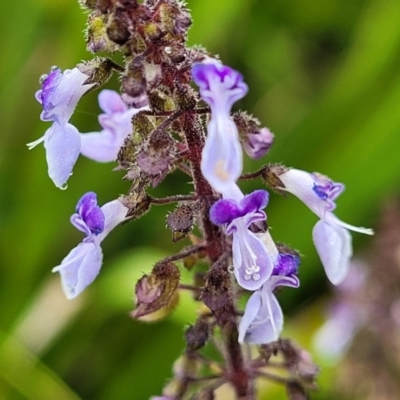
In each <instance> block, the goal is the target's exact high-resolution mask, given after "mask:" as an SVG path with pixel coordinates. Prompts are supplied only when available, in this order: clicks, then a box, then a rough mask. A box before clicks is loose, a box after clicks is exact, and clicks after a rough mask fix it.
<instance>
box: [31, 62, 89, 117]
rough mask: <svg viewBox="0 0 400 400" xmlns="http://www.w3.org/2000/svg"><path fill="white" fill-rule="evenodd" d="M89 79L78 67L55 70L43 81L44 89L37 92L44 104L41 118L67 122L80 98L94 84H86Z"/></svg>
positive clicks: (37, 96)
mask: <svg viewBox="0 0 400 400" xmlns="http://www.w3.org/2000/svg"><path fill="white" fill-rule="evenodd" d="M87 79H88V76H87V75H85V74H84V73H83V72H81V71H80V70H79V69H78V68H73V69H72V70H65V71H64V73H62V74H61V72H60V70H59V69H55V70H53V71H52V72H51V73H50V74H49V76H48V77H47V79H46V80H45V81H44V82H43V84H42V90H41V91H40V90H39V91H38V92H37V93H36V98H37V99H40V100H39V101H40V102H41V104H42V106H43V112H42V113H41V115H40V118H41V119H42V120H43V121H57V122H58V123H59V124H61V125H64V124H66V123H67V122H68V121H69V119H70V118H71V116H72V114H73V112H74V110H75V107H76V105H77V104H78V101H79V100H80V98H81V97H82V96H83V95H84V94H85V93H86V92H87V91H88V90H89V89H90V88H91V87H92V86H93V85H94V83H93V84H88V85H85V84H84V83H85V81H87Z"/></svg>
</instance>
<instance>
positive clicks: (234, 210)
mask: <svg viewBox="0 0 400 400" xmlns="http://www.w3.org/2000/svg"><path fill="white" fill-rule="evenodd" d="M241 216H242V213H241V210H240V209H239V205H238V204H237V202H236V201H234V200H232V199H221V200H218V201H216V202H215V203H214V204H213V205H212V206H211V208H210V219H211V222H212V223H213V224H215V225H222V224H229V223H231V222H232V221H233V220H234V219H236V218H240V217H241Z"/></svg>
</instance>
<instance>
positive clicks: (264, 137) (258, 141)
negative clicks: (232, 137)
mask: <svg viewBox="0 0 400 400" xmlns="http://www.w3.org/2000/svg"><path fill="white" fill-rule="evenodd" d="M246 139H247V140H246V141H245V142H244V143H243V149H244V151H245V152H246V153H247V155H248V156H249V157H251V158H253V159H254V160H258V159H259V158H261V157H264V156H265V154H266V153H267V152H268V150H269V148H270V147H271V146H272V143H273V141H274V135H273V134H272V132H271V131H270V130H269V129H268V128H262V129H260V131H259V132H258V133H249V134H248V135H247V137H246Z"/></svg>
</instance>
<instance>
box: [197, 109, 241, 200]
mask: <svg viewBox="0 0 400 400" xmlns="http://www.w3.org/2000/svg"><path fill="white" fill-rule="evenodd" d="M242 167H243V156H242V148H241V146H240V142H239V138H238V133H237V128H236V125H235V123H234V122H233V121H232V120H231V119H230V117H229V115H227V116H226V117H219V116H218V115H217V116H215V115H213V117H212V120H211V121H210V123H209V124H208V136H207V140H206V143H205V145H204V148H203V153H202V159H201V171H202V173H203V175H204V177H205V178H206V179H207V181H208V182H209V183H210V185H211V186H212V187H213V189H214V190H215V191H217V192H218V193H222V194H223V193H224V192H227V191H228V190H229V189H230V186H231V185H232V183H234V182H236V181H237V179H238V178H239V176H240V174H241V173H242Z"/></svg>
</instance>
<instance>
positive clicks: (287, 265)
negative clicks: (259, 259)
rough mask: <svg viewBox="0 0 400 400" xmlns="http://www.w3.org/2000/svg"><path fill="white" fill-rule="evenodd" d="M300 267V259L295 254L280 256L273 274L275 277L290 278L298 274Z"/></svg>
mask: <svg viewBox="0 0 400 400" xmlns="http://www.w3.org/2000/svg"><path fill="white" fill-rule="evenodd" d="M299 265H300V258H299V257H298V256H297V255H294V254H282V253H281V254H279V258H278V260H277V262H275V267H274V270H273V272H272V274H273V275H283V276H290V275H294V274H296V273H297V271H298V269H299Z"/></svg>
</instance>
